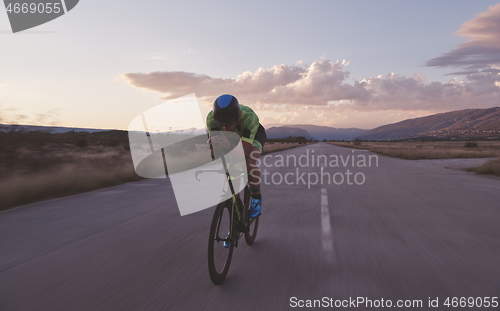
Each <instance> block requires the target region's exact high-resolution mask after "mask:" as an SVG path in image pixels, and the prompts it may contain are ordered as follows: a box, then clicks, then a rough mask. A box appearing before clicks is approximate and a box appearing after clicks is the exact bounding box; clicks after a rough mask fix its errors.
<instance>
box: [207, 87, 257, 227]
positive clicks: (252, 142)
mask: <svg viewBox="0 0 500 311" xmlns="http://www.w3.org/2000/svg"><path fill="white" fill-rule="evenodd" d="M207 128H208V130H209V132H211V131H231V132H235V133H237V134H238V135H239V136H240V137H241V140H242V144H243V150H244V152H245V160H246V163H247V171H248V172H249V173H250V176H249V177H248V179H249V180H248V182H249V185H250V191H251V192H252V202H251V205H250V217H252V218H253V217H257V216H259V215H260V212H261V209H262V194H261V193H260V169H259V167H258V166H257V159H258V158H259V157H260V155H261V153H262V147H263V146H264V143H265V142H266V130H265V129H264V127H263V126H262V125H261V124H260V123H259V117H258V116H257V115H256V114H255V112H254V111H253V110H252V109H251V108H249V107H247V106H243V105H240V104H239V103H238V100H237V99H236V97H234V96H233V95H229V94H225V95H221V96H219V97H218V98H217V99H216V100H215V101H214V106H213V110H212V111H210V112H209V113H208V115H207ZM212 140H213V141H214V142H215V141H216V140H217V143H218V144H220V145H221V146H222V147H224V146H223V144H224V143H227V144H229V141H227V139H226V140H225V141H224V138H222V137H216V136H214V137H211V138H210V139H209V143H212Z"/></svg>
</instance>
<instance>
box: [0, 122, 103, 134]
mask: <svg viewBox="0 0 500 311" xmlns="http://www.w3.org/2000/svg"><path fill="white" fill-rule="evenodd" d="M0 131H3V132H10V131H21V132H32V131H39V132H47V133H66V132H71V131H74V132H87V133H93V132H102V131H112V130H101V129H90V128H81V127H61V126H37V125H17V124H14V125H12V124H0Z"/></svg>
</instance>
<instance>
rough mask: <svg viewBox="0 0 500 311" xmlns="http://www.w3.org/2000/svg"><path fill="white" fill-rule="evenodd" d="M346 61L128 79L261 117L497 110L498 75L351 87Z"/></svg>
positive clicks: (373, 80)
mask: <svg viewBox="0 0 500 311" xmlns="http://www.w3.org/2000/svg"><path fill="white" fill-rule="evenodd" d="M347 65H348V62H347V61H342V62H339V61H336V62H331V61H329V60H327V59H322V60H319V61H314V62H313V63H312V64H311V65H310V66H309V67H301V66H287V65H277V66H274V67H272V68H269V69H263V68H260V69H258V70H257V71H255V72H249V71H248V72H244V73H242V74H241V75H239V76H238V77H237V78H236V79H221V78H213V77H210V76H208V75H200V74H196V73H189V72H178V71H175V72H152V73H128V74H125V75H123V76H124V78H125V79H126V80H127V81H128V83H130V84H131V85H133V86H135V87H139V88H143V89H147V90H152V91H155V92H158V93H162V94H163V95H164V97H163V98H162V99H172V98H176V97H180V96H183V95H186V94H190V93H196V94H197V96H198V97H204V98H205V100H206V101H208V102H210V101H213V99H214V98H215V97H217V96H219V95H221V94H224V93H230V94H234V95H235V96H236V97H238V98H239V99H240V101H241V102H244V103H247V104H251V105H252V107H254V108H256V109H257V110H259V111H268V112H275V113H285V112H297V113H304V110H303V108H304V107H305V108H306V109H307V107H311V109H313V107H316V108H318V109H320V110H335V111H346V110H349V111H388V110H391V111H419V110H420V111H424V110H425V111H447V110H454V109H455V110H456V109H465V108H483V107H491V106H497V105H498V103H499V102H500V75H499V74H498V72H499V70H498V69H495V68H492V69H489V70H482V71H470V72H468V74H467V76H466V77H465V79H463V80H458V79H456V78H453V79H451V80H450V81H448V82H447V83H441V82H426V78H425V77H424V76H423V75H422V74H421V73H416V74H414V75H412V76H411V77H405V76H401V75H399V74H397V73H390V74H386V75H379V76H376V77H368V78H365V79H363V80H362V81H354V82H353V83H351V84H349V83H347V82H346V80H347V79H348V77H349V71H347V70H345V67H346V66H347Z"/></svg>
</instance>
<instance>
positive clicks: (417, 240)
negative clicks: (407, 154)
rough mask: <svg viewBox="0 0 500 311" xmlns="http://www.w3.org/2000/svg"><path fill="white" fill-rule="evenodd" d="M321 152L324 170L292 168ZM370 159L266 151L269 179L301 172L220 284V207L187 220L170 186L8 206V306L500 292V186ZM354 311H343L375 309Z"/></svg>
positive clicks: (3, 302)
mask: <svg viewBox="0 0 500 311" xmlns="http://www.w3.org/2000/svg"><path fill="white" fill-rule="evenodd" d="M307 150H309V151H307ZM313 151H314V156H315V157H316V156H317V155H319V154H323V155H326V156H328V162H327V163H326V166H325V163H323V168H321V167H320V166H319V165H318V164H317V163H314V164H315V165H314V166H313V165H312V163H311V157H310V163H309V167H301V166H300V165H299V163H297V166H298V167H293V155H295V157H296V159H297V160H298V159H299V157H300V156H304V157H303V158H302V162H300V163H301V164H303V165H305V164H306V163H305V161H304V160H305V155H306V154H307V152H309V154H310V155H312V154H313ZM353 154H354V155H355V156H356V157H355V159H356V161H355V163H354V167H353V166H352V164H353V163H352V161H351V158H350V160H349V161H347V162H350V163H347V162H346V163H345V164H346V165H347V167H343V163H342V159H344V161H345V160H346V157H347V156H352V155H353ZM278 155H283V156H284V159H285V160H286V157H287V156H289V157H288V159H289V167H281V164H282V163H280V162H279V161H280V157H278ZM334 155H337V156H338V157H339V165H340V167H332V166H333V165H334V164H335V163H334V162H333V161H334ZM362 155H364V156H365V157H367V158H368V156H370V155H373V154H372V153H369V152H363V151H355V152H354V153H353V151H351V149H347V148H342V147H337V146H332V145H328V144H324V143H319V144H315V145H311V146H307V147H300V148H295V149H291V150H286V151H283V152H280V153H274V154H271V155H269V156H268V158H267V161H266V163H265V164H266V165H268V166H269V167H267V166H266V165H265V164H264V163H262V165H261V168H262V171H263V172H264V170H266V172H267V173H268V175H267V178H268V180H267V181H268V182H271V181H272V178H273V177H274V181H275V182H276V183H278V182H279V180H280V176H281V177H285V175H286V174H287V173H293V174H294V175H288V177H287V178H288V179H287V180H286V181H287V182H288V183H289V184H288V185H287V184H285V181H283V182H282V183H281V184H280V185H264V186H263V189H264V190H263V194H264V210H263V216H262V218H261V226H260V229H259V233H258V236H257V240H256V243H255V244H254V246H252V247H249V246H247V245H241V246H240V247H238V248H237V249H236V250H235V253H234V255H233V262H232V265H231V269H230V271H229V275H228V277H227V279H226V281H225V282H224V284H223V285H221V286H214V285H212V283H211V282H210V279H209V277H208V272H207V264H206V261H207V260H206V245H207V239H208V238H207V236H208V230H209V225H210V220H211V214H212V213H213V208H211V209H208V210H204V211H201V212H198V213H195V214H191V215H187V216H183V217H180V216H179V211H178V210H177V208H176V205H175V200H174V196H173V192H172V190H171V187H170V185H169V181H168V179H167V180H146V181H142V182H135V183H129V184H126V185H122V186H118V187H113V188H108V189H103V190H99V191H93V192H89V193H85V194H81V195H76V196H72V197H67V198H61V199H56V200H50V201H44V202H39V203H35V204H30V205H26V206H22V207H19V208H15V209H12V210H8V211H5V212H2V213H0V249H1V253H0V310H2V311H4V310H5V311H10V310H22V311H25V310H37V311H42V310H50V311H54V310H64V311H67V310H288V309H292V308H291V306H290V304H291V301H290V299H291V297H297V299H302V300H306V299H322V297H331V298H333V299H339V300H349V299H350V298H351V299H357V297H366V298H368V299H371V300H372V301H373V303H375V304H376V303H377V301H378V302H379V303H380V302H381V299H384V302H387V300H388V299H389V300H391V301H392V302H393V304H396V303H397V300H399V299H401V300H422V303H423V308H397V307H393V308H392V309H393V310H399V309H401V310H427V309H431V310H442V309H445V308H443V307H442V303H443V302H444V300H445V299H446V297H492V296H497V297H498V296H500V264H499V262H500V239H499V238H500V230H499V225H498V224H499V222H500V213H499V209H500V204H499V201H500V200H499V199H500V178H493V177H488V176H479V175H474V174H472V173H467V172H464V171H461V170H451V169H445V168H443V167H440V166H436V165H432V164H429V163H426V162H425V161H405V160H399V159H392V158H388V157H383V156H378V166H376V165H375V158H374V157H372V166H371V167H359V166H361V165H362V164H363V163H362V162H359V161H361V158H362ZM340 156H342V157H343V158H340ZM322 159H324V158H322ZM315 162H317V161H316V159H315ZM323 162H324V161H323ZM284 164H285V165H286V161H285V163H284ZM366 164H367V165H368V162H367V163H366ZM297 169H298V170H299V176H296V175H297V174H296V173H297ZM347 169H349V172H350V173H353V174H352V175H350V176H349V177H350V182H352V183H353V184H352V185H349V184H347V179H346V177H347V176H346V175H345V173H346V172H347ZM321 170H323V171H321ZM321 172H323V173H324V174H325V175H324V177H325V178H324V180H323V185H321V184H320V182H318V183H317V184H316V185H311V186H310V189H308V186H307V176H308V175H307V174H308V173H311V175H310V177H311V181H312V182H313V181H314V174H316V175H317V176H321V175H320V174H321ZM326 173H329V174H330V176H333V175H334V174H335V173H338V174H337V175H335V178H336V179H335V182H337V183H339V185H336V184H334V183H333V182H332V180H331V179H330V185H328V182H327V180H326V177H327V175H326ZM357 173H359V174H358V175H357V179H356V181H358V183H361V182H362V181H363V180H362V177H363V175H364V177H365V181H364V183H363V184H361V185H357V184H356V183H355V182H353V177H354V174H357ZM273 174H274V175H273ZM300 174H304V175H302V176H303V180H304V182H305V183H306V184H305V185H304V184H303V183H302V179H300V176H301V175H300ZM340 174H343V175H344V178H345V180H344V183H343V184H340V181H341V180H340ZM361 174H363V175H361ZM429 297H431V299H436V297H439V304H440V306H441V308H428V307H427V305H428V300H429ZM407 303H408V302H407ZM292 304H293V303H292ZM350 306H351V307H346V308H339V309H338V310H365V309H369V308H366V305H365V304H360V305H358V307H357V308H354V307H352V306H353V305H352V304H351V305H350ZM381 309H384V308H378V310H381ZM446 309H453V308H446ZM466 309H469V310H478V309H480V308H466ZM494 309H498V308H491V307H490V308H484V310H494ZM462 310H463V309H462Z"/></svg>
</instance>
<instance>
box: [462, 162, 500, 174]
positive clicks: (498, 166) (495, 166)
mask: <svg viewBox="0 0 500 311" xmlns="http://www.w3.org/2000/svg"><path fill="white" fill-rule="evenodd" d="M466 171H469V172H475V173H478V174H487V175H495V176H500V159H495V160H490V161H488V162H487V163H486V164H484V165H481V166H478V167H473V168H468V169H466Z"/></svg>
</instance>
